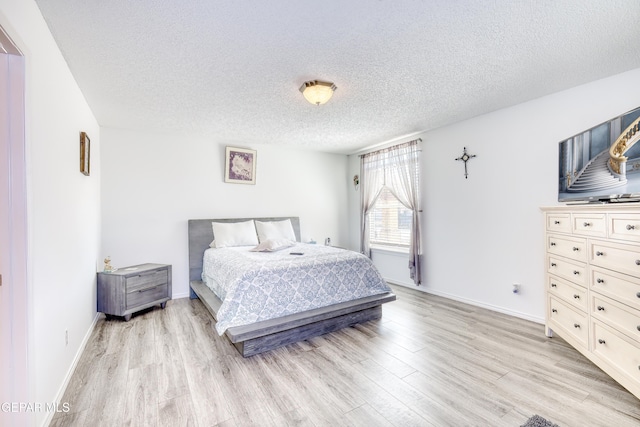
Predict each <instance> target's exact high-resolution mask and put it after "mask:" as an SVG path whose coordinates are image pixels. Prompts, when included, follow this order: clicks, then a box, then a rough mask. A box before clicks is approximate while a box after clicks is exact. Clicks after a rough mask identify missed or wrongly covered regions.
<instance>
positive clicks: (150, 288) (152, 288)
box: [138, 286, 157, 292]
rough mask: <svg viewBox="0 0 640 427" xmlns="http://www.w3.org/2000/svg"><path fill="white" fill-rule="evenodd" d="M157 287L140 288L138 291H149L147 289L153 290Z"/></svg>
mask: <svg viewBox="0 0 640 427" xmlns="http://www.w3.org/2000/svg"><path fill="white" fill-rule="evenodd" d="M155 288H157V286H154V287H153V288H147V289H139V290H138V292H147V291H152V290H154V289H155Z"/></svg>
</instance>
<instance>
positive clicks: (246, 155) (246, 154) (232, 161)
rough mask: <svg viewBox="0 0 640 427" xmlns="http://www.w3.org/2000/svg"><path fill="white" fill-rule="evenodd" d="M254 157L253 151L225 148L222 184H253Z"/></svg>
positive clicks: (254, 178)
mask: <svg viewBox="0 0 640 427" xmlns="http://www.w3.org/2000/svg"><path fill="white" fill-rule="evenodd" d="M256 157H257V152H256V151H255V150H249V149H247V148H234V147H227V149H226V152H225V166H224V182H232V183H236V184H255V183H256V160H257V158H256Z"/></svg>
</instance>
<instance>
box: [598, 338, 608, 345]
mask: <svg viewBox="0 0 640 427" xmlns="http://www.w3.org/2000/svg"><path fill="white" fill-rule="evenodd" d="M598 343H599V344H606V341H605V340H603V339H602V338H600V339H599V340H598Z"/></svg>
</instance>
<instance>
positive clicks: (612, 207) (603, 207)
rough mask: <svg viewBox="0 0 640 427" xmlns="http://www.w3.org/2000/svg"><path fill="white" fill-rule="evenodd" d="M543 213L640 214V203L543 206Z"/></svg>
mask: <svg viewBox="0 0 640 427" xmlns="http://www.w3.org/2000/svg"><path fill="white" fill-rule="evenodd" d="M540 210H541V211H542V212H613V213H616V212H629V213H640V203H602V204H593V205H558V206H542V207H541V208H540Z"/></svg>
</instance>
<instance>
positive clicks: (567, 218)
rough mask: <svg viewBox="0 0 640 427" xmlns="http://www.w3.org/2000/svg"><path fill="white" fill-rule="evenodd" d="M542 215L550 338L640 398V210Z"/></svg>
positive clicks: (574, 209)
mask: <svg viewBox="0 0 640 427" xmlns="http://www.w3.org/2000/svg"><path fill="white" fill-rule="evenodd" d="M542 211H543V212H544V215H545V224H546V236H545V244H546V255H545V263H546V275H545V280H546V283H545V286H546V292H545V297H546V315H545V318H546V334H547V336H552V335H553V333H556V334H558V335H560V336H561V337H562V338H564V339H565V340H566V341H567V342H568V343H569V344H571V345H572V346H574V347H575V348H576V349H577V350H579V351H580V352H581V353H582V354H584V355H585V356H586V357H588V358H589V359H590V360H591V361H592V362H594V363H595V364H596V365H598V366H599V367H600V368H601V369H602V370H603V371H605V372H606V373H608V374H609V375H610V376H611V377H612V378H614V379H615V380H616V381H618V382H619V383H620V384H622V385H623V386H624V387H625V388H627V389H628V390H629V391H630V392H631V393H633V394H634V395H635V396H636V397H638V398H640V204H633V203H630V204H620V205H597V206H558V207H549V208H542Z"/></svg>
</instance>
